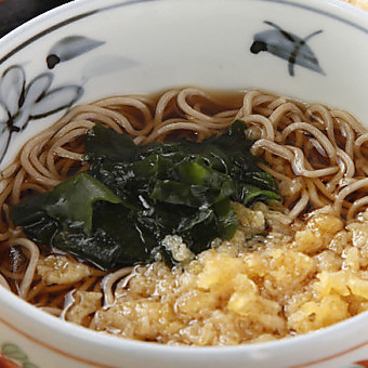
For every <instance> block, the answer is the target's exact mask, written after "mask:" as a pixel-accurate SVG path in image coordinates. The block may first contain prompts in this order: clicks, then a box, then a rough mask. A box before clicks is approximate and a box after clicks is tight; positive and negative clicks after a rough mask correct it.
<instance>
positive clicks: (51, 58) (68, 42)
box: [46, 35, 106, 69]
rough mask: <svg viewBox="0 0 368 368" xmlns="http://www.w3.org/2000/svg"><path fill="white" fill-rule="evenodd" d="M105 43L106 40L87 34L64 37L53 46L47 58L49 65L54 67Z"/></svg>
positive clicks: (51, 67) (50, 67)
mask: <svg viewBox="0 0 368 368" xmlns="http://www.w3.org/2000/svg"><path fill="white" fill-rule="evenodd" d="M105 43H106V42H105V41H98V40H94V39H92V38H89V37H85V36H78V35H73V36H68V37H64V38H62V39H61V40H59V41H58V42H56V43H55V45H54V46H52V47H51V49H50V51H49V54H48V56H47V58H46V63H47V67H48V68H49V69H54V68H55V66H56V65H57V64H59V63H61V62H65V61H69V60H72V59H74V58H76V57H78V56H80V55H83V54H85V53H86V52H89V51H91V50H93V49H95V48H97V47H100V46H101V45H103V44H105Z"/></svg>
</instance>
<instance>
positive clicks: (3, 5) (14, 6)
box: [0, 0, 368, 37]
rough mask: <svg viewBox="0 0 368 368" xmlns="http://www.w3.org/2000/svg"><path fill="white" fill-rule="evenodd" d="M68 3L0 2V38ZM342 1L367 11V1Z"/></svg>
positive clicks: (59, 0)
mask: <svg viewBox="0 0 368 368" xmlns="http://www.w3.org/2000/svg"><path fill="white" fill-rule="evenodd" d="M70 1H72V0H0V37H2V36H3V35H5V34H6V33H8V32H10V31H11V30H12V29H14V28H16V27H18V26H19V25H21V24H22V23H24V22H26V21H27V20H29V19H31V18H33V17H35V16H36V15H39V14H41V13H44V12H45V11H47V10H49V9H52V8H55V7H56V6H59V5H62V4H65V3H67V2H70ZM321 1H325V0H321ZM344 1H346V2H348V3H350V4H353V5H357V6H359V7H361V8H363V9H367V10H368V0H344Z"/></svg>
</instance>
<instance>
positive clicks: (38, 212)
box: [12, 121, 279, 270]
mask: <svg viewBox="0 0 368 368" xmlns="http://www.w3.org/2000/svg"><path fill="white" fill-rule="evenodd" d="M244 129H245V128H244V124H243V123H242V122H241V121H236V122H234V123H233V124H232V126H231V127H230V128H229V129H228V130H227V132H225V133H224V134H223V135H221V136H217V137H213V138H210V139H207V140H205V141H204V142H202V143H201V144H197V143H193V142H190V141H187V140H182V141H179V142H168V143H165V144H159V143H153V144H149V145H142V146H137V145H135V144H134V143H133V141H132V139H131V138H130V137H129V136H128V135H127V134H119V133H116V132H114V131H113V130H111V129H108V128H104V127H103V126H101V125H96V126H95V127H94V128H93V129H92V130H91V131H90V132H89V133H88V135H87V137H86V141H85V146H86V160H87V161H88V162H89V170H88V171H87V172H83V173H80V174H77V175H75V176H74V177H71V178H70V179H68V180H66V181H64V182H63V183H61V184H60V185H58V186H56V187H55V188H54V189H53V190H52V191H50V192H48V193H42V194H36V195H32V196H30V197H29V198H27V199H25V200H23V201H22V202H21V203H20V204H18V205H16V206H14V207H13V210H12V217H13V221H14V223H15V224H16V225H19V226H22V227H23V230H24V232H25V233H26V235H27V236H28V237H29V238H31V239H32V240H34V241H36V242H37V243H39V244H40V245H41V246H43V247H46V248H47V249H49V251H55V250H56V251H62V252H65V253H68V254H72V255H75V256H76V257H78V258H79V259H81V260H84V261H88V262H91V263H93V264H94V265H96V266H98V267H100V268H101V269H104V270H111V269H114V268H117V267H120V266H126V265H133V264H135V263H139V262H149V261H152V260H153V258H154V257H157V254H161V255H162V256H163V258H164V259H166V260H169V261H170V260H171V261H172V259H171V255H170V254H168V253H167V250H166V249H165V248H164V247H163V246H161V245H160V244H161V243H162V240H163V238H164V237H165V236H167V235H179V236H181V237H182V238H183V240H184V241H185V243H186V244H187V245H188V246H189V248H190V249H191V250H192V252H194V253H196V254H197V253H199V252H201V251H203V250H205V249H208V248H209V246H210V243H211V241H212V240H214V239H215V238H221V239H230V238H231V237H232V236H233V235H234V233H235V231H236V229H237V226H238V220H237V218H236V216H235V213H234V211H233V209H232V206H231V202H232V201H237V202H240V203H243V204H244V205H246V206H247V205H250V204H251V203H252V202H254V201H268V200H273V199H276V200H277V199H279V195H278V188H277V185H276V183H275V180H274V179H273V177H272V176H270V175H269V174H267V173H265V172H264V171H262V170H261V169H259V168H258V166H257V160H256V158H255V157H253V156H252V155H251V154H250V152H249V149H250V146H251V144H252V143H251V142H250V141H247V140H246V139H245V135H244Z"/></svg>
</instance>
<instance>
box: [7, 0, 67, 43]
mask: <svg viewBox="0 0 368 368" xmlns="http://www.w3.org/2000/svg"><path fill="white" fill-rule="evenodd" d="M69 1H71V0H0V37H2V36H4V35H5V34H6V33H8V32H10V31H11V30H12V29H14V28H16V27H18V26H20V25H21V24H22V23H24V22H26V21H27V20H29V19H31V18H34V17H35V16H37V15H39V14H41V13H44V12H45V11H47V10H50V9H52V8H55V7H56V6H59V5H62V4H65V3H67V2H69Z"/></svg>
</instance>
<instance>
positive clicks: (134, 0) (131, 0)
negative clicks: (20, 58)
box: [0, 0, 368, 66]
mask: <svg viewBox="0 0 368 368" xmlns="http://www.w3.org/2000/svg"><path fill="white" fill-rule="evenodd" d="M156 1H162V0H128V1H123V2H121V3H117V4H113V5H109V6H106V7H103V8H99V9H95V10H91V11H89V12H85V13H82V14H79V15H77V16H74V17H70V18H68V19H65V20H64V21H62V22H60V23H57V24H55V25H53V26H52V27H49V28H47V29H45V30H43V31H41V32H39V33H37V34H36V35H34V36H33V37H31V38H29V39H28V40H26V41H24V42H22V43H21V44H19V45H18V46H17V47H15V48H14V49H13V50H12V51H10V52H9V53H7V54H6V55H4V56H3V57H2V58H1V59H0V66H1V64H2V63H4V62H5V61H6V60H8V59H9V58H10V57H11V56H13V55H14V54H16V53H17V52H18V51H20V50H22V49H24V48H25V47H27V46H29V45H30V44H32V43H33V42H34V41H36V40H38V39H40V38H42V37H44V36H46V35H48V34H49V33H51V32H53V31H55V30H58V29H60V28H62V27H65V26H67V25H69V24H71V23H74V22H77V21H79V20H81V19H84V18H87V17H90V16H92V15H95V14H97V13H99V12H105V11H109V10H112V9H116V8H121V7H124V6H131V5H137V4H142V3H147V2H156ZM170 1H173V0H170ZM248 1H263V2H269V3H277V4H283V5H287V6H292V7H296V8H300V9H304V10H308V11H310V12H313V13H317V14H321V15H324V16H326V17H328V18H331V19H335V20H337V21H339V22H341V23H344V24H346V25H349V26H351V27H354V28H355V29H357V30H359V31H361V32H364V33H365V34H368V28H366V27H363V26H361V25H359V24H357V23H354V22H353V21H351V20H349V19H345V18H343V17H340V16H338V15H335V14H332V13H330V12H328V11H325V10H320V9H317V8H314V7H312V6H309V5H304V4H298V3H296V2H294V1H290V0H248Z"/></svg>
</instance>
